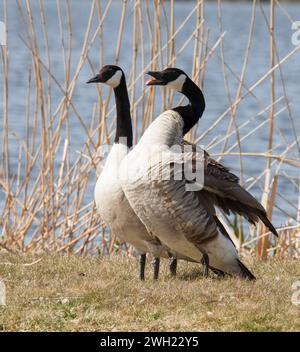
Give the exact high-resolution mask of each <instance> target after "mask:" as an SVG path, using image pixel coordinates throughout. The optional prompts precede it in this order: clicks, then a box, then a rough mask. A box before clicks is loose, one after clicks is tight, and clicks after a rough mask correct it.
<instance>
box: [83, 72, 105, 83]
mask: <svg viewBox="0 0 300 352" xmlns="http://www.w3.org/2000/svg"><path fill="white" fill-rule="evenodd" d="M86 83H102V79H101V75H99V74H98V75H96V76H95V77H93V78H91V79H90V80H89V81H87V82H86Z"/></svg>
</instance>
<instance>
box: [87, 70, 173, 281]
mask: <svg viewBox="0 0 300 352" xmlns="http://www.w3.org/2000/svg"><path fill="white" fill-rule="evenodd" d="M87 83H104V84H107V85H109V86H110V87H112V88H113V89H114V94H115V100H116V110H117V126H116V135H115V142H114V145H113V147H112V148H111V150H110V152H109V155H108V157H107V160H106V163H105V166H104V168H103V170H102V172H101V174H100V176H99V178H98V180H97V183H96V187H95V194H94V198H95V203H96V206H97V209H98V212H99V213H100V215H101V217H102V219H103V220H104V222H105V223H106V224H107V225H109V227H110V229H111V231H112V232H113V233H114V234H116V235H117V236H118V238H119V239H121V240H122V241H124V242H128V243H129V244H131V245H133V246H134V247H135V248H136V250H137V252H138V254H139V258H140V260H139V266H140V272H139V276H140V279H141V280H144V278H145V263H146V253H147V252H151V253H152V254H153V255H154V259H153V270H154V279H157V278H158V273H159V256H163V257H165V258H170V271H171V275H172V276H175V275H176V266H177V261H176V258H175V257H173V256H172V255H171V253H170V252H168V250H167V248H166V247H164V246H163V245H162V244H161V243H160V241H159V239H158V238H156V237H154V236H151V235H149V234H148V232H147V230H146V228H145V226H144V225H143V223H142V222H141V221H140V219H139V218H138V217H137V215H136V214H135V212H134V211H133V209H132V208H131V206H130V204H129V203H128V201H127V199H126V197H125V195H124V192H123V190H122V188H121V184H120V181H119V173H118V168H119V165H120V163H121V161H122V159H123V158H124V157H125V156H126V155H127V152H128V148H130V147H131V146H132V126H131V116H130V103H129V98H128V92H127V86H126V80H125V75H124V72H123V71H122V69H121V68H120V67H118V66H114V65H107V66H104V67H103V68H102V69H101V71H100V73H99V74H98V75H96V76H95V77H94V78H92V79H90V80H89V81H88V82H87Z"/></svg>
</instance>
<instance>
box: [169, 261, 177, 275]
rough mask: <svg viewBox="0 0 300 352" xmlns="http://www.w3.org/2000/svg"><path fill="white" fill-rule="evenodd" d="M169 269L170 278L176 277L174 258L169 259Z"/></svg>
mask: <svg viewBox="0 0 300 352" xmlns="http://www.w3.org/2000/svg"><path fill="white" fill-rule="evenodd" d="M169 268H170V273H171V277H176V271H177V258H176V257H170V258H169Z"/></svg>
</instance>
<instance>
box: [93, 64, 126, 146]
mask: <svg viewBox="0 0 300 352" xmlns="http://www.w3.org/2000/svg"><path fill="white" fill-rule="evenodd" d="M87 83H103V84H107V85H108V86H110V87H112V88H113V90H114V94H115V99H116V109H117V128H116V136H115V143H119V141H120V140H121V139H123V138H126V139H127V146H128V147H129V148H131V147H132V125H131V116H130V102H129V97H128V91H127V85H126V79H125V74H124V72H123V70H122V69H121V68H120V67H119V66H115V65H106V66H104V67H102V69H101V70H100V72H99V73H98V74H97V75H96V76H95V77H93V78H91V79H90V80H89V81H87Z"/></svg>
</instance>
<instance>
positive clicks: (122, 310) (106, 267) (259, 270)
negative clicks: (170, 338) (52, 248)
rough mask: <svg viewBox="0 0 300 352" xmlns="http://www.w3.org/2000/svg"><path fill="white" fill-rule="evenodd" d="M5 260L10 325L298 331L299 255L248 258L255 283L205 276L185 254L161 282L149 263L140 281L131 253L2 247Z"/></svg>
mask: <svg viewBox="0 0 300 352" xmlns="http://www.w3.org/2000/svg"><path fill="white" fill-rule="evenodd" d="M39 258H41V261H40V262H38V263H36V264H34V265H31V266H24V265H23V264H24V263H30V262H34V261H35V260H36V259H39ZM0 262H1V263H6V264H1V265H0V278H2V280H4V282H5V283H6V286H7V306H6V307H0V329H1V330H5V331H44V330H46V331H94V330H95V331H139V330H141V331H166V330H169V331H190V330H192V331H198V330H201V331H202V330H205V331H216V330H221V331H231V330H234V331H295V330H298V331H300V318H299V309H300V308H299V306H295V305H293V304H292V303H291V294H292V292H293V291H292V283H293V282H294V281H297V280H299V279H300V268H299V265H298V263H297V261H295V260H270V261H266V262H252V263H248V264H249V265H250V267H251V269H252V270H253V272H254V273H255V274H256V275H257V277H258V280H257V281H256V282H254V283H252V282H245V281H241V280H238V279H225V280H219V279H216V278H209V279H204V278H203V277H201V275H200V272H199V269H200V268H199V266H197V265H193V264H187V263H183V262H180V264H179V271H178V278H177V279H170V278H169V276H168V272H167V268H166V266H165V264H164V265H163V267H162V269H163V270H162V272H161V277H160V279H159V280H158V282H153V280H152V279H151V274H150V265H148V271H147V280H146V281H145V282H144V283H141V282H139V281H138V280H137V265H136V261H135V259H134V258H129V257H125V258H121V257H112V258H110V259H109V258H100V259H96V258H78V257H75V256H71V257H69V258H66V257H62V256H42V257H33V256H15V255H7V254H5V255H1V256H0ZM8 263H10V264H8Z"/></svg>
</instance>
